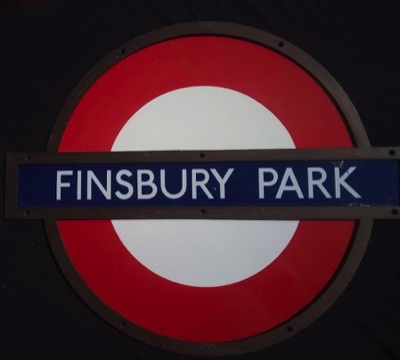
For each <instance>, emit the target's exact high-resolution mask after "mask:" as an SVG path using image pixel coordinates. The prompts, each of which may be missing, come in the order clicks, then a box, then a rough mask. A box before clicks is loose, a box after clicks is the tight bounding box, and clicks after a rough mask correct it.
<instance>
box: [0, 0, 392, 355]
mask: <svg viewBox="0 0 400 360" xmlns="http://www.w3.org/2000/svg"><path fill="white" fill-rule="evenodd" d="M396 3H397V1H385V0H381V1H376V2H373V1H325V2H322V1H306V0H280V1H278V0H275V1H272V0H271V1H255V0H242V1H238V0H230V1H228V0H225V1H224V0H213V1H204V0H203V1H200V0H191V1H182V0H180V1H179V0H169V1H167V0H164V1H161V0H146V1H134V0H25V1H17V0H15V1H14V0H9V1H2V2H0V123H1V130H0V140H1V141H0V146H1V151H2V156H1V158H0V160H1V164H0V168H1V177H0V181H1V187H2V188H4V153H5V152H7V151H9V152H16V151H44V150H45V148H46V143H47V138H48V136H49V134H50V131H51V129H52V126H53V123H54V121H55V118H56V116H57V113H58V112H59V110H60V108H61V106H62V104H63V102H64V101H65V100H66V98H67V96H68V94H69V93H70V91H71V90H72V89H73V87H74V86H75V85H76V84H77V82H78V81H79V80H80V79H81V77H82V76H83V75H84V74H85V73H86V72H87V71H88V70H89V69H90V68H91V67H92V66H93V65H95V64H96V63H97V62H98V61H99V60H100V59H101V58H102V57H104V56H105V55H106V54H107V53H109V52H110V51H112V50H114V49H115V48H117V47H118V46H120V45H121V44H123V43H124V42H126V41H128V40H131V39H132V38H134V37H136V36H138V35H141V34H144V33H145V32H148V31H150V30H153V29H157V28H160V27H163V26H167V25H172V24H177V23H182V22H188V21H209V20H212V21H228V22H234V23H239V24H244V25H250V26H254V27H257V28H259V29H262V30H265V31H268V32H271V33H273V34H275V35H278V36H280V37H282V38H284V39H286V40H287V41H289V42H291V43H293V44H295V45H297V46H298V47H300V48H301V49H303V50H304V51H306V52H307V53H309V54H310V55H311V56H312V57H314V58H315V59H316V60H317V61H318V62H319V63H320V64H322V65H323V66H324V67H325V68H326V69H327V70H328V71H329V72H330V73H331V74H332V75H333V76H334V77H335V78H336V80H337V81H338V82H339V83H340V84H341V85H342V87H343V88H344V89H345V91H346V92H347V93H348V95H349V96H350V98H351V99H352V101H353V103H354V104H355V106H356V108H357V110H358V111H359V113H360V116H361V119H362V120H363V123H364V125H365V128H366V130H367V133H368V136H369V138H370V141H371V144H372V146H400V125H399V120H400V118H399V114H400V100H399V99H400V20H399V18H400V10H399V7H398V6H397V5H396ZM399 6H400V4H399ZM3 195H4V194H3V193H1V197H2V199H3ZM1 212H2V213H1V215H2V216H1V217H0V225H1V230H0V231H1V237H0V358H1V359H88V358H96V359H116V360H117V359H186V358H188V357H185V356H181V355H175V354H171V353H166V352H163V351H161V350H157V349H153V348H151V347H148V346H146V345H143V344H141V343H139V342H137V341H135V340H132V339H130V338H128V337H127V336H125V335H123V334H122V333H120V332H118V331H117V330H115V329H114V328H112V327H110V326H109V325H108V324H106V323H105V322H104V321H103V320H102V319H100V318H99V317H98V316H97V315H95V314H94V313H93V312H92V311H91V310H90V309H89V308H88V307H87V306H86V305H85V304H84V303H83V302H82V301H81V300H80V299H79V297H78V296H77V295H76V294H75V292H74V290H73V289H72V288H71V287H70V286H69V285H68V283H67V281H66V280H65V278H64V276H63V275H62V273H61V271H60V269H59V268H58V265H57V264H56V262H55V260H54V258H53V256H52V254H51V252H50V249H49V245H48V243H47V240H46V237H45V233H44V228H43V225H42V223H41V222H40V221H23V222H22V221H9V220H4V217H3V210H2V209H1ZM237 359H400V221H389V220H388V221H376V222H375V225H374V229H373V234H372V238H371V241H370V243H369V246H368V249H367V252H366V254H365V257H364V259H363V261H362V264H361V266H360V268H359V269H358V271H357V273H356V275H355V276H354V278H353V280H352V281H351V282H350V284H349V286H348V287H347V289H346V290H345V291H344V293H343V294H342V295H341V296H340V298H339V300H338V301H337V302H336V303H335V304H334V305H333V306H332V307H331V308H330V309H329V310H328V311H327V312H326V313H325V314H324V315H323V316H321V317H320V318H319V319H318V320H316V321H315V322H314V323H312V324H311V325H310V326H309V327H307V328H306V329H305V330H303V331H302V332H300V333H299V334H297V335H295V336H294V337H292V338H290V339H288V340H286V341H284V342H282V343H280V344H278V345H274V346H272V347H270V348H267V349H265V350H262V351H259V352H256V353H252V354H248V355H242V356H239V357H237Z"/></svg>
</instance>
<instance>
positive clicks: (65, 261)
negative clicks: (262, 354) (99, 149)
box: [7, 22, 373, 356]
mask: <svg viewBox="0 0 400 360" xmlns="http://www.w3.org/2000/svg"><path fill="white" fill-rule="evenodd" d="M198 35H216V36H226V37H233V38H236V39H242V40H245V41H250V42H253V43H256V44H259V45H261V46H264V47H267V48H269V49H272V50H274V51H275V52H277V53H279V54H281V55H283V56H285V57H287V58H288V59H289V60H291V61H292V62H294V63H296V64H297V65H298V66H300V67H301V68H303V69H304V70H305V71H306V72H308V73H309V75H310V76H311V77H313V78H314V79H315V80H316V81H317V82H318V83H319V84H320V85H321V87H322V88H323V89H325V91H326V92H327V94H329V96H330V97H331V99H332V101H333V102H334V103H335V104H336V106H337V108H338V110H339V111H340V112H341V115H342V118H343V120H344V122H345V123H346V125H347V127H348V129H349V132H350V134H351V136H352V139H353V143H354V145H355V146H356V147H357V148H363V149H366V150H367V149H370V144H369V140H368V137H367V134H366V132H365V130H364V127H363V125H362V122H361V120H360V118H359V116H358V114H357V111H356V110H355V108H354V106H353V104H352V103H351V101H350V99H349V98H348V96H347V95H346V93H345V92H344V91H343V89H342V88H341V87H340V85H339V84H338V83H337V82H336V80H335V79H334V78H333V77H332V76H331V75H330V74H329V73H328V72H327V71H326V70H325V69H324V68H323V67H322V66H321V65H319V64H318V63H317V62H316V61H315V60H314V59H312V58H311V57H310V56H309V55H307V54H306V53H305V52H303V51H302V50H300V49H298V48H297V47H295V46H294V45H291V44H290V43H288V42H286V41H285V40H283V39H281V38H280V37H277V36H274V35H271V34H268V33H266V32H264V31H262V30H258V29H254V28H251V27H247V26H243V25H237V24H232V23H217V22H198V23H186V24H180V25H174V26H170V27H167V28H163V29H159V30H155V31H153V32H150V33H148V34H145V35H143V36H140V37H138V38H136V39H134V40H133V41H131V42H128V43H127V44H125V45H124V46H122V47H120V48H119V49H117V50H115V51H114V52H112V53H111V54H110V55H108V56H107V57H105V58H104V59H103V60H102V61H101V62H100V63H99V64H97V65H96V66H95V67H94V68H93V69H92V70H91V71H90V72H89V73H88V74H87V75H86V76H85V77H84V78H83V79H82V80H81V81H80V82H79V84H78V85H77V87H76V88H75V89H74V91H73V92H72V93H71V95H70V96H69V98H68V99H67V101H66V103H65V105H64V106H63V108H62V110H61V112H60V114H59V116H58V117H57V119H56V122H55V125H54V128H53V131H52V133H51V135H50V137H49V141H48V146H47V153H53V154H55V153H57V149H58V144H59V142H60V139H61V137H62V134H63V132H64V130H65V127H66V125H67V123H68V121H69V118H70V116H71V114H72V112H73V110H74V109H75V107H76V105H77V104H78V103H79V101H80V99H81V98H82V96H83V95H84V94H85V92H86V91H87V90H88V89H89V88H90V87H91V85H92V84H93V83H94V81H95V80H96V79H97V78H99V77H100V76H101V75H102V74H104V72H105V71H107V70H108V69H109V68H111V67H112V66H113V65H115V64H116V63H118V62H119V61H121V60H122V59H123V58H125V57H126V56H129V55H130V54H132V53H134V52H135V51H138V50H140V49H143V48H144V47H147V46H150V45H153V44H156V43H158V42H161V41H165V40H171V39H174V38H179V37H186V36H198ZM353 150H355V151H357V149H354V148H353ZM58 155H59V154H58ZM58 155H57V156H58ZM81 155H82V154H81ZM35 156H36V155H35ZM81 159H82V158H81ZM7 182H8V181H7ZM44 224H45V229H46V233H47V236H48V239H49V243H50V246H51V248H52V250H53V253H54V255H55V257H56V259H57V261H58V263H59V265H60V267H61V269H62V271H63V273H64V274H65V276H66V278H67V279H68V281H69V282H70V283H71V285H72V287H73V288H74V289H75V290H76V291H77V292H78V294H79V295H80V296H81V298H82V299H83V300H84V301H85V302H86V303H87V304H88V305H89V306H90V307H91V308H92V309H93V310H94V311H95V312H96V313H97V314H99V315H100V316H101V317H102V318H103V319H105V320H106V321H107V322H108V323H110V324H111V325H112V326H114V327H115V328H117V329H119V330H121V331H122V332H124V333H125V334H127V335H129V336H131V337H133V338H134V339H137V340H139V341H142V342H143V343H146V344H148V345H151V346H154V347H157V348H160V349H163V350H167V351H172V352H176V353H181V354H187V355H197V356H228V355H238V354H243V353H248V352H252V351H255V350H259V349H262V348H265V347H267V346H269V345H272V344H275V343H277V342H279V341H281V340H284V339H286V338H288V337H290V336H292V335H293V334H295V333H297V332H298V331H300V330H301V329H303V328H304V327H305V326H307V325H308V324H309V323H310V322H312V321H313V320H315V319H316V318H317V317H319V316H320V315H321V314H322V313H323V312H325V311H326V310H327V309H328V308H329V307H330V306H331V305H332V304H333V302H334V301H335V300H336V298H337V297H338V296H339V295H340V294H341V293H342V291H343V290H344V288H345V287H346V285H347V284H348V282H349V281H350V279H351V277H352V276H353V274H354V272H355V271H356V269H357V267H358V265H359V263H360V261H361V259H362V257H363V254H364V251H365V248H366V246H367V243H368V240H369V238H370V234H371V229H372V225H373V220H372V219H361V220H360V221H357V223H356V230H355V233H354V236H353V240H352V244H351V245H350V246H349V249H348V252H347V254H346V256H345V257H344V258H343V261H342V264H341V265H340V267H339V270H338V271H337V272H336V274H335V275H334V276H333V278H332V280H331V282H330V283H329V284H328V285H327V286H326V288H325V289H324V290H323V291H322V292H321V293H320V294H319V295H318V296H317V297H316V299H314V301H313V302H312V303H311V304H310V305H309V306H307V307H306V308H305V309H304V310H303V311H301V312H300V313H298V314H296V315H295V316H294V317H293V318H291V319H289V320H288V321H286V322H284V323H283V324H281V325H279V326H278V327H276V328H274V329H272V330H269V331H267V332H265V333H261V334H259V335H256V336H253V337H250V338H246V339H241V340H237V341H230V342H220V343H195V342H188V341H181V340H176V339H172V338H168V337H165V336H161V335H158V334H155V333H153V332H150V331H148V330H145V329H143V328H141V327H139V326H137V325H135V324H133V323H131V322H129V321H128V320H127V319H124V318H123V317H121V316H120V315H119V314H117V313H116V312H115V311H114V310H112V309H111V308H109V307H108V306H107V305H106V304H105V303H103V302H102V301H101V300H100V299H99V298H98V297H97V296H96V295H95V294H94V293H93V292H92V291H91V290H90V289H89V287H88V286H87V285H86V284H85V283H84V282H83V280H82V279H81V278H80V276H79V274H78V273H77V271H76V269H75V268H74V267H73V265H72V263H71V261H70V259H69V258H68V256H67V254H66V251H65V249H64V246H63V243H62V239H61V238H60V235H59V232H58V229H57V224H56V222H55V220H54V219H48V218H45V219H44Z"/></svg>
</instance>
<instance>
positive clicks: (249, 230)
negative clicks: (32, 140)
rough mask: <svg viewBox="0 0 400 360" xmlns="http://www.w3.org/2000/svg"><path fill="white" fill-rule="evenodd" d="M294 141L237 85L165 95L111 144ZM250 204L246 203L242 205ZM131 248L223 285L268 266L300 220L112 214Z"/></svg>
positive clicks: (183, 278) (205, 146)
mask: <svg viewBox="0 0 400 360" xmlns="http://www.w3.org/2000/svg"><path fill="white" fill-rule="evenodd" d="M273 148H287V149H291V148H295V145H294V143H293V140H292V138H291V136H290V134H289V133H288V131H287V130H286V128H285V127H284V126H283V125H282V123H281V122H280V121H279V120H278V119H277V118H276V116H275V115H274V114H272V113H271V112H270V111H269V110H268V109H267V108H265V107H264V106H263V105H261V104H260V103H258V102H257V101H255V100H254V99H252V98H250V97H249V96H247V95H244V94H242V93H239V92H237V91H233V90H229V89H225V88H220V87H212V86H196V87H188V88H182V89H178V90H175V91H171V92H169V93H166V94H163V95H161V96H159V97H157V98H155V99H153V100H152V101H150V102H149V103H147V104H146V105H145V106H143V107H142V108H141V109H140V110H139V111H137V112H136V113H135V114H134V115H133V116H132V117H131V118H130V119H129V120H128V122H127V123H126V124H125V126H124V127H123V128H122V129H121V131H120V133H119V135H118V137H117V138H116V140H115V142H114V145H113V147H112V151H136V150H141V151H151V150H227V149H231V150H233V149H236V150H238V149H273ZM244 211H245V210H244ZM112 224H113V226H114V229H115V231H116V232H117V234H118V236H119V238H120V239H121V241H122V243H123V244H124V246H125V247H126V248H127V250H128V251H129V252H130V253H131V254H132V255H133V256H134V257H135V258H136V259H137V260H138V261H139V262H140V263H141V264H143V265H144V266H145V267H147V268H148V269H149V270H151V271H153V272H154V273H156V274H158V275H160V276H162V277H163V278H166V279H168V280H171V281H174V282H177V283H181V284H185V285H191V286H203V287H212V286H222V285H227V284H232V283H235V282H238V281H241V280H244V279H246V278H248V277H250V276H252V275H254V274H256V273H258V272H259V271H261V270H262V269H264V268H265V267H266V266H268V265H269V264H270V263H271V262H272V261H273V260H274V259H276V258H277V257H278V256H279V254H280V253H281V252H282V251H283V250H284V249H285V247H286V246H287V245H288V243H289V242H290V240H291V238H292V237H293V234H294V233H295V231H296V228H297V225H298V221H258V220H112Z"/></svg>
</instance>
